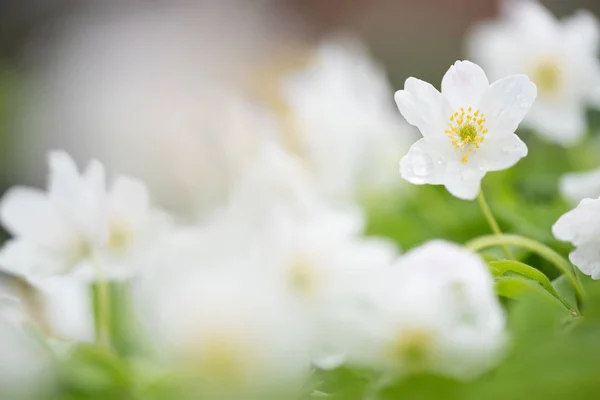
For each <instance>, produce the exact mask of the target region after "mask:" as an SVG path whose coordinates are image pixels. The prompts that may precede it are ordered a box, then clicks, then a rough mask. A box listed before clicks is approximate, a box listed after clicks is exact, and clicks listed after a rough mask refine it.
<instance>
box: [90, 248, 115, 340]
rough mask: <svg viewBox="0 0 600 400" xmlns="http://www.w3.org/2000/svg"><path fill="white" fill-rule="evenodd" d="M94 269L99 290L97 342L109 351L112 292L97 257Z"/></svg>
mask: <svg viewBox="0 0 600 400" xmlns="http://www.w3.org/2000/svg"><path fill="white" fill-rule="evenodd" d="M94 267H95V269H96V285H97V288H98V307H97V310H98V315H97V316H96V317H97V318H96V323H97V324H98V327H97V329H96V331H97V335H98V337H97V341H98V343H99V344H100V345H102V346H104V347H106V348H107V349H111V348H112V343H111V338H110V336H111V335H110V330H111V328H110V321H111V316H110V291H109V287H108V281H107V280H106V277H105V276H104V271H103V269H102V265H101V263H100V261H99V260H98V259H97V257H94Z"/></svg>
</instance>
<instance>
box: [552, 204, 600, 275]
mask: <svg viewBox="0 0 600 400" xmlns="http://www.w3.org/2000/svg"><path fill="white" fill-rule="evenodd" d="M552 233H553V234H554V236H555V237H556V238H557V239H558V240H562V241H565V242H571V243H572V244H573V245H574V246H575V250H574V251H573V252H571V254H569V259H570V260H571V262H572V263H573V264H574V265H575V266H577V267H578V268H579V269H580V270H581V272H583V273H584V274H586V275H588V276H591V277H592V279H600V198H599V199H593V200H592V199H583V200H581V202H580V203H579V205H577V207H575V208H574V209H573V210H571V211H569V212H567V213H566V214H564V215H563V216H561V217H560V218H559V219H558V221H556V223H555V224H554V226H553V227H552Z"/></svg>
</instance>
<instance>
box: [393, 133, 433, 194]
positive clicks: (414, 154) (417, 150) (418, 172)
mask: <svg viewBox="0 0 600 400" xmlns="http://www.w3.org/2000/svg"><path fill="white" fill-rule="evenodd" d="M400 174H401V175H402V178H404V179H406V180H407V181H409V182H410V183H413V184H415V185H423V184H433V185H438V184H441V183H442V182H443V179H442V178H443V171H442V170H441V165H440V164H439V163H437V162H436V159H435V157H434V155H433V153H432V152H431V149H430V147H429V145H428V143H427V141H426V140H425V139H421V140H418V141H417V142H416V143H415V144H413V145H412V147H411V148H410V150H409V151H408V153H407V154H406V155H405V156H404V157H402V160H401V161H400Z"/></svg>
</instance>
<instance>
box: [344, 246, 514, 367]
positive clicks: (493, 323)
mask: <svg viewBox="0 0 600 400" xmlns="http://www.w3.org/2000/svg"><path fill="white" fill-rule="evenodd" d="M359 311H361V312H359V313H357V314H355V315H354V318H353V319H352V318H350V319H348V320H347V321H346V324H347V325H346V329H345V330H344V332H346V334H345V335H342V336H341V337H340V340H341V341H342V342H345V345H346V347H347V349H348V362H349V364H351V365H352V364H354V365H363V366H371V367H374V368H376V369H384V370H389V371H394V372H396V373H400V374H403V373H410V372H414V371H422V370H426V371H432V372H435V373H439V374H444V375H450V376H455V377H459V378H468V377H470V376H473V375H476V374H478V373H480V372H481V371H482V370H484V369H485V368H486V367H489V366H490V365H491V364H493V362H494V361H495V360H496V358H497V356H498V354H499V350H500V349H501V348H502V346H503V344H504V342H505V330H504V329H505V317H504V313H503V310H502V307H501V306H500V303H499V302H498V300H497V298H496V295H495V292H494V284H493V279H492V276H491V275H490V273H489V271H488V269H487V267H486V265H485V263H484V262H483V260H482V259H481V258H480V257H479V256H478V255H476V254H473V253H471V252H470V251H468V250H465V249H464V248H461V247H459V246H457V245H455V244H452V243H448V242H444V241H432V242H429V243H427V244H425V245H423V246H421V247H419V248H417V249H414V250H412V251H410V252H408V253H407V254H405V255H404V256H402V257H401V258H400V259H399V261H398V262H397V264H396V265H393V266H391V267H390V268H388V269H386V270H384V271H383V273H381V274H380V276H379V277H378V279H376V280H374V281H372V294H371V296H370V299H369V300H368V301H365V303H364V305H363V308H362V310H359ZM351 315H352V314H347V316H351ZM341 329H343V328H341Z"/></svg>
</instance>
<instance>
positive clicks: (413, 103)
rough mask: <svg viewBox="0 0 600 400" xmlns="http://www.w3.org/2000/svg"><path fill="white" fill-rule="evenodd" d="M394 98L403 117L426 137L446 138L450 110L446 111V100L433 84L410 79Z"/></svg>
mask: <svg viewBox="0 0 600 400" xmlns="http://www.w3.org/2000/svg"><path fill="white" fill-rule="evenodd" d="M394 98H395V100H396V104H397V105H398V109H399V110H400V113H401V114H402V116H403V117H404V118H405V119H406V120H407V121H408V123H409V124H411V125H414V126H416V127H417V128H419V130H420V131H421V134H422V135H423V136H424V137H432V138H434V137H442V136H444V129H446V128H445V124H446V122H447V121H446V119H447V117H449V115H450V110H447V112H446V111H445V100H444V98H443V97H442V95H441V94H440V92H438V91H437V89H436V88H434V87H433V86H432V85H431V84H429V83H427V82H424V81H422V80H419V79H416V78H408V79H407V80H406V82H405V84H404V90H399V91H397V92H396V94H395V95H394ZM446 113H447V114H448V116H446Z"/></svg>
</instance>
